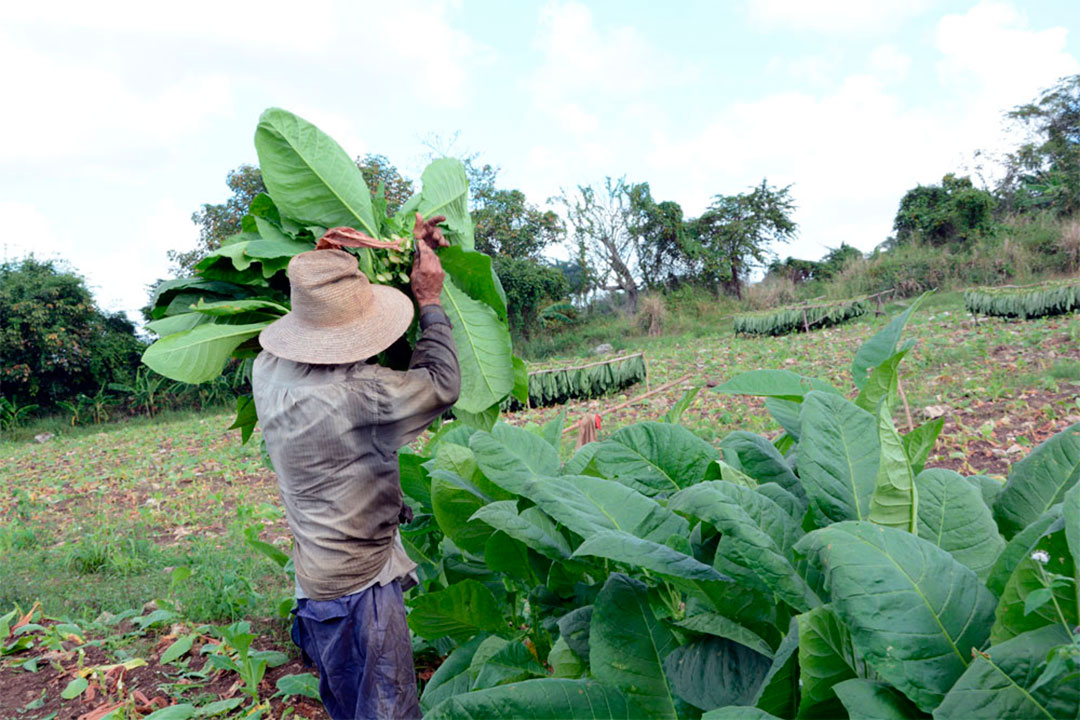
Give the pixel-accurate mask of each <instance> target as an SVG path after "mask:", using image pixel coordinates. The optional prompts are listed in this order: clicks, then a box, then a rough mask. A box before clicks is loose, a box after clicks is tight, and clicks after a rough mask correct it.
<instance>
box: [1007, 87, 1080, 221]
mask: <svg viewBox="0 0 1080 720" xmlns="http://www.w3.org/2000/svg"><path fill="white" fill-rule="evenodd" d="M1007 117H1008V118H1009V119H1011V120H1013V121H1015V122H1016V123H1017V124H1018V125H1019V126H1020V127H1021V128H1023V129H1024V130H1026V131H1027V132H1028V134H1029V139H1028V141H1027V142H1025V143H1023V144H1022V145H1021V146H1020V147H1019V148H1017V149H1016V150H1015V151H1014V152H1012V153H1010V154H1009V155H1008V156H1006V159H1005V175H1004V177H1003V179H1002V181H1001V183H1000V185H999V187H998V193H999V195H1000V196H1001V197H1002V198H1003V199H1004V201H1005V205H1006V208H1007V209H1008V210H1010V211H1018V212H1025V211H1030V210H1051V211H1053V212H1055V213H1056V214H1058V215H1071V214H1073V213H1075V212H1077V211H1078V210H1080V75H1072V76H1069V77H1065V78H1062V79H1061V80H1060V81H1058V83H1057V84H1056V85H1054V86H1053V87H1052V88H1050V89H1048V90H1046V91H1044V92H1043V93H1042V94H1041V95H1040V96H1039V97H1038V98H1036V99H1035V100H1034V101H1033V102H1030V103H1027V104H1026V105H1019V106H1017V107H1016V108H1014V109H1013V110H1012V111H1011V112H1009V113H1008V115H1007Z"/></svg>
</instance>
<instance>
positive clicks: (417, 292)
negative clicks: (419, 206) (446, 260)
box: [409, 215, 446, 307]
mask: <svg viewBox="0 0 1080 720" xmlns="http://www.w3.org/2000/svg"><path fill="white" fill-rule="evenodd" d="M417 217H419V215H418V216H417ZM439 236H440V237H442V233H441V232H440V234H439ZM417 239H418V240H420V239H422V238H420V237H419V236H417ZM443 242H445V240H444V241H443ZM445 277H446V273H444V272H443V268H442V263H441V262H439V256H438V255H436V254H435V251H434V250H432V249H431V246H430V245H429V244H428V243H427V242H418V243H416V252H415V253H413V269H412V275H411V276H410V277H409V280H410V281H411V283H412V292H413V297H415V298H416V303H417V305H419V306H420V307H424V306H425V305H439V304H440V303H439V294H440V293H442V286H443V279H444V278H445Z"/></svg>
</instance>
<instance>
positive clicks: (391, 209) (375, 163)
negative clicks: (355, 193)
mask: <svg viewBox="0 0 1080 720" xmlns="http://www.w3.org/2000/svg"><path fill="white" fill-rule="evenodd" d="M356 167H358V168H360V174H362V175H363V176H364V182H365V183H366V184H367V186H368V190H370V191H371V195H372V197H377V196H378V191H379V184H380V183H381V184H382V186H383V187H384V188H385V198H386V214H387V216H391V215H393V214H394V213H396V212H397V211H398V210H399V209H400V208H401V206H402V205H404V204H405V201H406V200H408V199H409V198H410V197H412V194H413V193H414V192H416V188H415V187H413V182H412V180H408V179H406V178H405V176H403V175H402V174H401V173H400V172H399V171H398V169H397V168H396V167H394V165H393V164H391V162H390V161H389V160H387V159H386V156H384V155H375V154H374V153H368V154H367V155H364V156H363V157H358V158H356Z"/></svg>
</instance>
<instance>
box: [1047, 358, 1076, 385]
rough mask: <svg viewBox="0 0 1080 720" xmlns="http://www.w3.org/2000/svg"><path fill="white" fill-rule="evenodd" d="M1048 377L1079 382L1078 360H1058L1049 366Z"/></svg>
mask: <svg viewBox="0 0 1080 720" xmlns="http://www.w3.org/2000/svg"><path fill="white" fill-rule="evenodd" d="M1050 377H1052V378H1054V379H1055V380H1068V381H1070V382H1080V362H1077V361H1075V360H1059V361H1058V362H1056V363H1054V365H1053V367H1051V368H1050Z"/></svg>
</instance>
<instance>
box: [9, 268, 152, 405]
mask: <svg viewBox="0 0 1080 720" xmlns="http://www.w3.org/2000/svg"><path fill="white" fill-rule="evenodd" d="M0 317H2V318H3V319H4V323H3V327H2V328H0V382H2V384H3V395H4V397H6V398H8V399H9V400H13V401H15V402H17V403H19V404H27V403H34V404H37V405H39V406H41V407H42V408H51V407H54V406H55V405H56V404H57V402H58V401H59V400H64V399H71V398H74V397H75V396H76V395H77V394H79V393H86V394H90V395H92V394H93V393H95V392H97V390H98V389H99V388H100V387H101V386H102V385H105V384H107V383H109V382H114V381H125V380H127V379H128V378H130V377H131V375H132V373H133V372H134V369H135V367H136V366H137V365H138V363H139V356H140V354H141V352H142V349H143V343H142V342H141V341H140V340H139V339H138V338H137V337H136V336H135V326H134V325H133V324H132V323H131V321H130V320H128V319H127V318H126V317H125V316H124V315H123V314H122V313H107V312H103V311H101V310H100V309H98V308H97V307H95V306H94V302H93V299H92V297H91V295H90V291H89V289H87V287H86V283H85V281H84V280H83V279H82V278H81V277H79V276H78V275H76V274H75V273H73V272H71V271H69V270H65V269H63V268H61V267H58V266H57V265H56V264H55V263H53V262H52V261H49V260H37V259H35V258H34V257H33V256H30V257H27V258H25V259H23V260H19V261H15V262H7V263H3V264H0Z"/></svg>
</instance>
